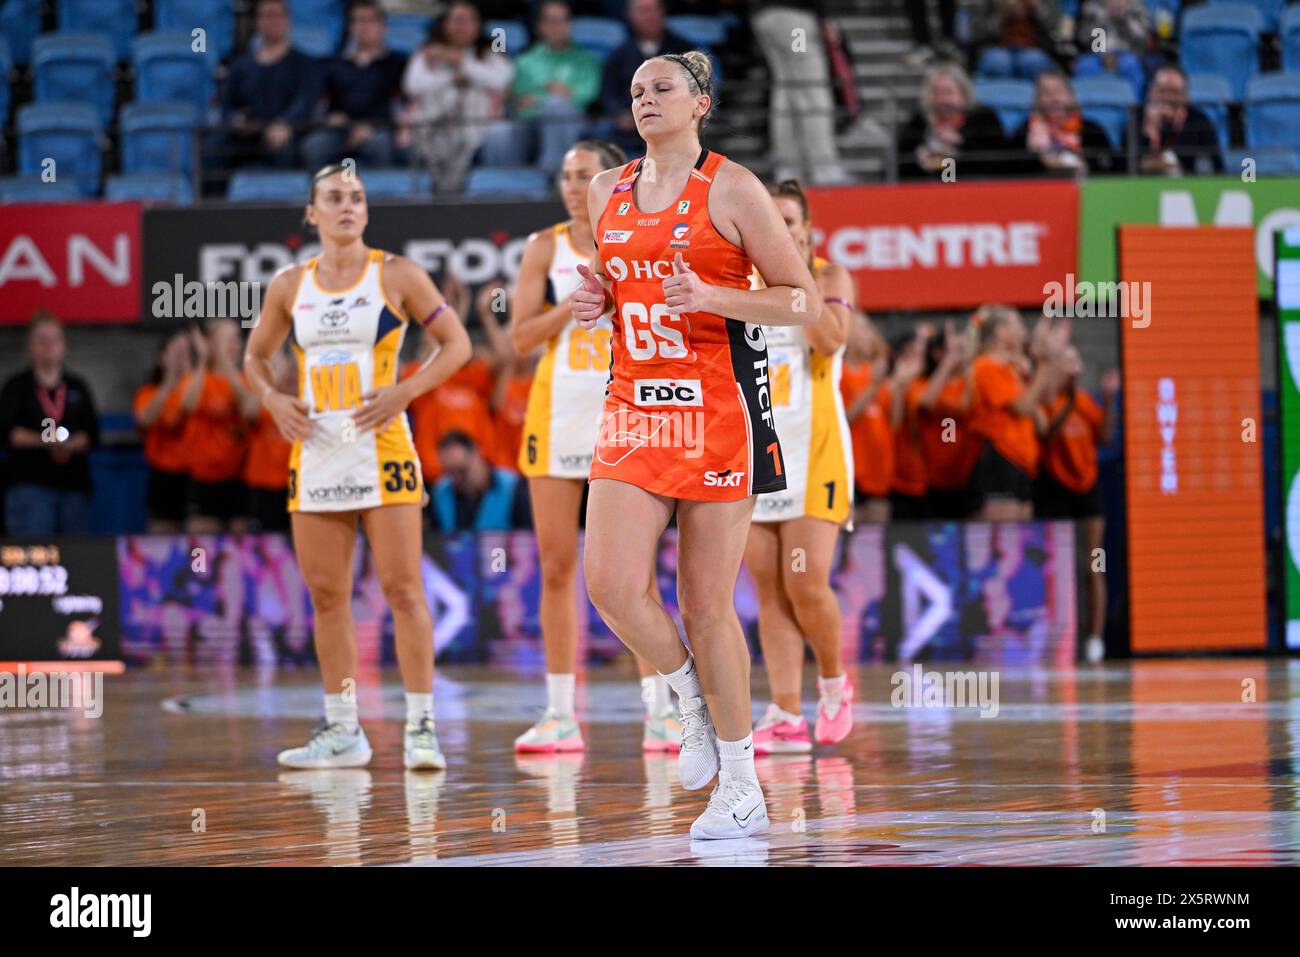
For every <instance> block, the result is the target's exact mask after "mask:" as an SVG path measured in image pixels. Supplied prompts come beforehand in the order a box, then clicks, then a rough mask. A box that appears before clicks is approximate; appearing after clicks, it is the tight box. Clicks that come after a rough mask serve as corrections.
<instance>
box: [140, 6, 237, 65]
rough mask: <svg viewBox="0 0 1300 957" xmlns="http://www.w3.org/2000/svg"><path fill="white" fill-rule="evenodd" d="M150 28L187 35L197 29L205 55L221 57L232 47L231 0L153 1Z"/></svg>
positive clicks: (233, 46) (233, 40) (232, 18)
mask: <svg viewBox="0 0 1300 957" xmlns="http://www.w3.org/2000/svg"><path fill="white" fill-rule="evenodd" d="M154 27H155V29H157V30H159V31H168V32H170V31H173V30H180V31H183V32H184V33H186V34H190V35H191V36H192V35H193V34H192V31H194V30H196V29H201V30H203V31H204V33H205V37H206V46H207V52H208V53H209V55H211V56H213V57H215V58H216V59H218V60H225V59H226V58H227V57H229V56H230V54H231V53H233V52H234V50H235V0H155V2H154Z"/></svg>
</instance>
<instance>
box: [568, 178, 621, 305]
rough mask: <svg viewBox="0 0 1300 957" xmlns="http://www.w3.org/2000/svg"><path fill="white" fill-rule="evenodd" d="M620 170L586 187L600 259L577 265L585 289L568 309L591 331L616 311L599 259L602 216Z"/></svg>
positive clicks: (571, 300)
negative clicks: (587, 264) (604, 317)
mask: <svg viewBox="0 0 1300 957" xmlns="http://www.w3.org/2000/svg"><path fill="white" fill-rule="evenodd" d="M619 172H620V170H617V169H607V170H605V171H603V172H600V173H597V174H596V175H595V176H593V177H592V178H591V183H590V184H589V185H588V186H587V214H588V215H589V216H590V217H591V228H592V230H593V233H594V236H595V242H596V249H597V255H596V258H595V260H594V261H593V262H592V264H591V267H590V268H588V267H587V266H584V265H583V264H582V263H579V264H578V273H579V275H581V276H582V285H580V286H579V287H578V288H577V289H575V290H574V291H573V294H572V295H570V296H569V308H570V311H571V313H572V314H573V318H574V319H575V320H577V322H578V325H580V326H582V327H583V328H584V329H590V328H592V326H594V325H595V324H596V320H597V319H599V318H600V317H601V316H603V315H605V314H606V313H607V312H609V311H610V310H611V309H613V308H614V306H615V303H614V294H613V293H612V292H610V290H609V280H608V279H607V278H606V276H605V266H604V263H603V262H602V261H601V258H600V255H599V249H600V229H599V223H600V214H601V213H603V212H604V211H605V206H606V204H608V203H609V198H610V197H611V196H613V195H614V186H615V184H617V183H618V174H619Z"/></svg>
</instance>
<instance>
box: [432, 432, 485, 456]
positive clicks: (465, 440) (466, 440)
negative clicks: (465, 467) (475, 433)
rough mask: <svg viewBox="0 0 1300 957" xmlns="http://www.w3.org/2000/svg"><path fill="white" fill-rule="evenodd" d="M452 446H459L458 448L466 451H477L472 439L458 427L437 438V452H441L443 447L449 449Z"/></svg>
mask: <svg viewBox="0 0 1300 957" xmlns="http://www.w3.org/2000/svg"><path fill="white" fill-rule="evenodd" d="M452 446H459V447H460V448H462V449H464V450H465V451H466V452H477V451H478V446H477V445H475V444H474V440H473V439H471V438H470V437H469V436H468V435H466V434H465V433H464V432H462V431H461V430H460V429H452V430H451V431H450V432H448V433H447V434H446V435H444V436H443V437H442V438H440V439H439V440H438V451H439V452H441V451H442V450H443V449H449V448H451V447H452Z"/></svg>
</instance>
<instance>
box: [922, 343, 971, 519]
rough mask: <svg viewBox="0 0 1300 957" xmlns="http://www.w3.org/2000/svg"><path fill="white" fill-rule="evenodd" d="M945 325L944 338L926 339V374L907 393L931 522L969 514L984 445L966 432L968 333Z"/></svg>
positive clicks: (964, 516) (967, 419) (968, 395)
mask: <svg viewBox="0 0 1300 957" xmlns="http://www.w3.org/2000/svg"><path fill="white" fill-rule="evenodd" d="M973 331H974V328H973V327H972V328H971V330H970V332H967V333H959V332H958V331H957V329H956V327H955V326H954V325H953V324H952V323H948V324H947V326H946V327H945V329H944V334H943V335H942V336H935V337H933V338H932V339H930V340H929V342H928V344H927V347H926V350H925V373H924V375H922V376H921V377H920V378H918V379H917V380H916V381H915V382H914V383H912V392H911V394H910V395H909V398H910V400H911V403H912V404H913V405H914V407H915V410H916V421H917V438H918V440H919V441H920V444H921V459H922V461H923V463H924V465H925V474H926V478H927V480H928V483H929V488H928V489H927V490H926V495H925V511H926V515H927V517H929V518H939V519H951V520H955V519H963V518H966V517H968V516H969V515H970V513H971V512H972V511H973V509H972V506H971V495H970V487H969V486H970V476H971V472H972V471H973V470H974V468H975V460H976V459H977V458H978V457H979V454H980V450H981V448H982V445H983V443H982V441H981V440H980V439H979V438H978V437H977V436H976V435H975V433H974V432H973V431H972V430H971V429H970V428H969V417H970V411H971V405H972V402H973V400H974V395H975V382H974V378H973V377H972V375H971V362H970V360H971V354H972V348H971V334H970V333H971V332H973Z"/></svg>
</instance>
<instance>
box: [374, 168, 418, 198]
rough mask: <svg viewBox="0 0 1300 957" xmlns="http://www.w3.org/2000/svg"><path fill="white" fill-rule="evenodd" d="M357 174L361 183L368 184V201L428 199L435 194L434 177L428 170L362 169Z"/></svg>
mask: <svg viewBox="0 0 1300 957" xmlns="http://www.w3.org/2000/svg"><path fill="white" fill-rule="evenodd" d="M357 172H358V173H359V174H360V176H361V181H362V182H363V183H365V184H366V198H367V199H412V198H416V197H425V198H427V197H428V196H431V195H432V194H433V177H432V176H430V175H429V171H428V170H427V169H418V170H411V169H407V168H402V167H388V168H384V169H366V168H365V167H361V168H358V170H357Z"/></svg>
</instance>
